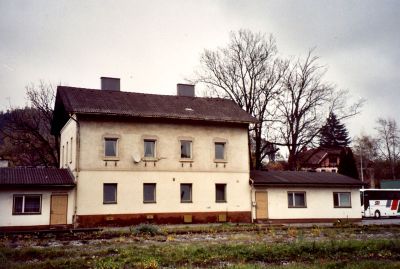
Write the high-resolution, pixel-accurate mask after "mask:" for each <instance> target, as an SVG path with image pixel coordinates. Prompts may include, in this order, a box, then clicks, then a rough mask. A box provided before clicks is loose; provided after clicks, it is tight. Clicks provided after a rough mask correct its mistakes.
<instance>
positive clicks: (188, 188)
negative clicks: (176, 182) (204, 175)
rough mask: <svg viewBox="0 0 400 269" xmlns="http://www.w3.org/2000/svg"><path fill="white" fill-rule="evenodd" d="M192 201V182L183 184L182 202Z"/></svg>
mask: <svg viewBox="0 0 400 269" xmlns="http://www.w3.org/2000/svg"><path fill="white" fill-rule="evenodd" d="M191 202H192V184H186V183H185V184H181V203H191Z"/></svg>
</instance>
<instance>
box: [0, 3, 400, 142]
mask: <svg viewBox="0 0 400 269" xmlns="http://www.w3.org/2000/svg"><path fill="white" fill-rule="evenodd" d="M0 12H1V16H0V85H1V86H0V87H1V88H0V89H1V94H0V109H1V110H4V109H7V107H9V105H10V104H11V105H14V106H15V105H18V106H22V105H24V104H25V103H26V101H25V86H26V85H27V84H29V83H32V82H34V83H37V82H38V81H39V80H44V81H46V82H50V83H53V84H56V85H57V84H62V85H69V86H77V87H87V88H99V86H100V77H101V76H113V77H119V78H121V88H122V89H123V90H125V91H136V92H152V93H160V94H175V92H176V83H179V82H185V80H184V79H185V78H190V77H191V76H192V74H193V71H194V69H195V68H196V67H198V65H199V58H200V54H201V53H202V51H203V50H204V49H205V48H208V49H214V48H217V47H221V46H224V45H225V44H226V43H227V42H228V39H229V32H230V31H232V30H234V31H236V30H239V29H241V28H245V29H250V30H252V31H255V32H263V33H267V34H269V33H272V34H273V35H274V36H275V38H276V40H277V45H278V49H279V53H280V54H281V55H282V56H284V57H297V56H300V55H305V54H306V53H307V51H308V50H309V49H310V48H314V47H315V48H316V50H315V53H316V54H317V55H319V56H320V63H321V64H324V65H326V66H327V67H328V68H329V71H328V73H327V75H326V77H325V79H326V81H329V82H332V83H335V84H336V85H337V86H338V88H341V89H348V90H349V91H350V93H351V95H352V96H353V98H354V100H355V99H357V98H360V97H363V98H366V99H367V102H366V104H365V105H364V108H363V112H362V114H361V115H359V116H358V117H356V118H354V119H352V120H349V121H346V122H345V123H346V125H347V127H348V129H349V130H350V133H351V136H355V135H359V134H360V132H364V133H367V134H368V133H373V126H374V123H375V120H376V118H377V117H379V116H380V117H393V118H395V119H396V120H397V121H398V122H399V123H400V87H399V85H400V76H399V75H400V1H349V0H344V1H321V0H318V1H317V0H315V1H298V0H296V1H188V0H183V1H161V0H160V1H53V0H49V1H16V0H10V1H6V0H2V1H0Z"/></svg>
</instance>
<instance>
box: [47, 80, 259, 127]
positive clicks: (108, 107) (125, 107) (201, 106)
mask: <svg viewBox="0 0 400 269" xmlns="http://www.w3.org/2000/svg"><path fill="white" fill-rule="evenodd" d="M60 109H61V110H63V111H64V112H61V113H60V111H57V110H60ZM65 113H77V114H97V115H115V116H129V117H140V118H167V119H182V120H201V121H209V122H231V123H246V124H248V123H255V122H256V121H257V120H256V119H255V118H254V117H252V116H251V115H250V114H248V113H247V112H246V111H244V110H243V109H241V108H240V107H239V106H238V105H237V104H235V103H234V102H233V101H231V100H227V99H221V98H201V97H188V96H172V95H157V94H144V93H134V92H122V91H106V90H93V89H83V88H75V87H65V86H58V88H57V98H56V107H55V114H54V115H55V118H57V117H60V115H62V114H64V115H65ZM60 118H61V117H60ZM55 120H57V119H55ZM59 120H60V119H59ZM64 120H65V119H64ZM58 128H60V127H59V126H58ZM56 129H57V128H56Z"/></svg>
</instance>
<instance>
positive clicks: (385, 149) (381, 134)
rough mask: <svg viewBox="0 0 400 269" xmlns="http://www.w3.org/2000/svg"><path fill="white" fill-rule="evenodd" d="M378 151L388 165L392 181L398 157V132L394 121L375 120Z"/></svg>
mask: <svg viewBox="0 0 400 269" xmlns="http://www.w3.org/2000/svg"><path fill="white" fill-rule="evenodd" d="M377 125H378V126H377V127H376V128H375V129H376V130H377V132H378V150H379V153H380V155H381V156H382V157H383V158H384V159H386V160H387V161H388V162H389V164H390V169H391V172H392V177H393V179H396V173H395V167H396V163H397V161H398V159H399V157H400V130H399V128H398V126H397V122H396V121H395V120H394V119H390V118H388V119H383V118H379V119H378V120H377Z"/></svg>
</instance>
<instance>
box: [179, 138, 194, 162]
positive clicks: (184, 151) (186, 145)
mask: <svg viewBox="0 0 400 269" xmlns="http://www.w3.org/2000/svg"><path fill="white" fill-rule="evenodd" d="M181 158H182V159H191V158H192V141H189V140H181Z"/></svg>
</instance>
